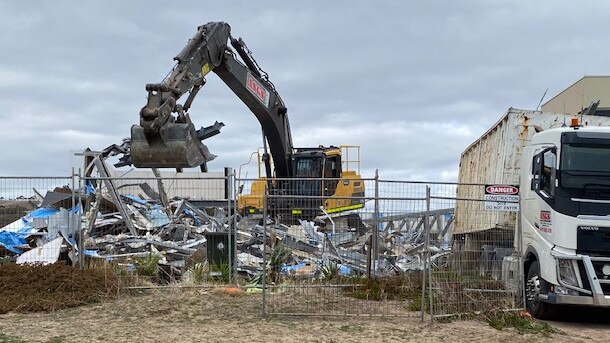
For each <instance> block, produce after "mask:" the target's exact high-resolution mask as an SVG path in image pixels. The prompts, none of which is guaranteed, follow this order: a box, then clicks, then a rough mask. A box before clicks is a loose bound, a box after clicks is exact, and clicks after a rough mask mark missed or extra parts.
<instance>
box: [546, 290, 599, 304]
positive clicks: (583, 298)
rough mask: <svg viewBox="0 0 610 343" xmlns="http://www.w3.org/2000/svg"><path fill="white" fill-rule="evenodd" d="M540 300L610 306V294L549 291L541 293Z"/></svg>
mask: <svg viewBox="0 0 610 343" xmlns="http://www.w3.org/2000/svg"><path fill="white" fill-rule="evenodd" d="M540 300H542V301H544V302H548V303H551V304H557V305H580V306H596V307H610V296H605V295H602V296H597V297H594V296H589V295H565V294H557V293H549V294H546V296H545V295H540Z"/></svg>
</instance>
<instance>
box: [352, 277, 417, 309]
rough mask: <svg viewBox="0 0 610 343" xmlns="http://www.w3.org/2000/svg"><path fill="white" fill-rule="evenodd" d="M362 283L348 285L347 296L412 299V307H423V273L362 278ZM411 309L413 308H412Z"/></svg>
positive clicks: (371, 298) (367, 298)
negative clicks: (353, 285)
mask: <svg viewBox="0 0 610 343" xmlns="http://www.w3.org/2000/svg"><path fill="white" fill-rule="evenodd" d="M360 281H361V284H360V285H357V286H355V287H346V288H345V289H344V294H345V295H346V296H349V297H352V298H356V299H364V300H374V301H383V300H407V299H409V300H412V301H411V304H410V305H409V306H410V307H413V310H418V309H419V308H420V307H421V273H412V274H405V275H401V276H389V277H380V278H370V279H361V280H360ZM410 309H411V308H410Z"/></svg>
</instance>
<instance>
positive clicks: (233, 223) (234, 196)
mask: <svg viewBox="0 0 610 343" xmlns="http://www.w3.org/2000/svg"><path fill="white" fill-rule="evenodd" d="M231 174H232V175H233V192H231V199H232V202H233V206H232V208H233V217H232V218H233V220H232V225H231V226H233V251H235V258H236V259H237V175H236V174H235V169H231ZM229 213H231V212H229ZM235 274H237V261H235Z"/></svg>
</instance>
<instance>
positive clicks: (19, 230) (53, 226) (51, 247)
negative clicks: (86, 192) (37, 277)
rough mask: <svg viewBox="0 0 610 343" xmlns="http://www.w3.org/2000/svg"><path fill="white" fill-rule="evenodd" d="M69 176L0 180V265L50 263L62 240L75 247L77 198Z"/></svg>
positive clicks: (72, 259) (70, 256) (67, 256)
mask: <svg viewBox="0 0 610 343" xmlns="http://www.w3.org/2000/svg"><path fill="white" fill-rule="evenodd" d="M73 186H74V180H73V179H72V178H71V177H0V258H1V259H2V262H16V263H18V264H24V263H54V262H56V261H57V260H58V259H59V258H60V254H63V255H62V257H63V258H65V259H66V260H67V261H70V262H71V263H72V264H77V262H78V261H77V258H76V255H75V254H68V253H67V251H66V250H62V244H63V242H64V240H65V241H66V242H67V244H68V245H76V240H77V239H79V235H78V228H79V226H78V223H79V221H78V213H79V212H80V211H79V199H78V195H77V194H75V193H74V192H73V191H72V189H73V188H74V187H73Z"/></svg>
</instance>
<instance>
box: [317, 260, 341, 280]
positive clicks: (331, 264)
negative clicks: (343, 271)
mask: <svg viewBox="0 0 610 343" xmlns="http://www.w3.org/2000/svg"><path fill="white" fill-rule="evenodd" d="M320 271H321V272H322V279H323V280H324V281H331V280H333V279H336V278H337V277H338V276H339V265H338V264H337V262H335V261H327V262H326V263H324V264H323V265H322V268H321V269H320Z"/></svg>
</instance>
